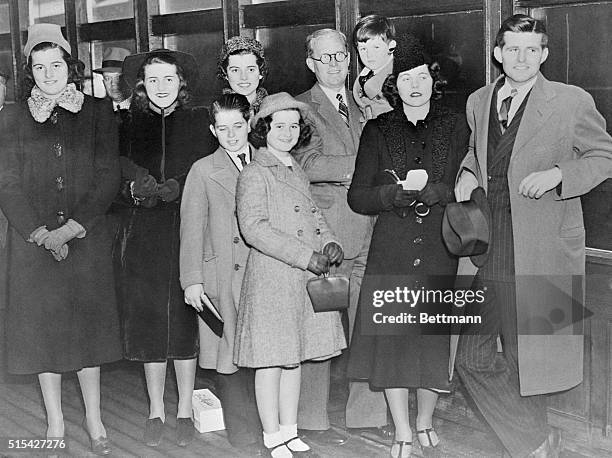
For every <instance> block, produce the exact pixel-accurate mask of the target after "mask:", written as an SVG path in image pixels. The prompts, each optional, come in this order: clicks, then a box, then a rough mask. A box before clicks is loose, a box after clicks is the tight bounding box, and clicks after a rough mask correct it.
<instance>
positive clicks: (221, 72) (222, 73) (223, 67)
mask: <svg viewBox="0 0 612 458" xmlns="http://www.w3.org/2000/svg"><path fill="white" fill-rule="evenodd" d="M247 54H253V55H254V56H255V62H257V66H258V67H259V74H260V75H261V81H260V82H259V86H261V85H262V84H263V82H264V81H265V80H266V76H267V75H268V64H267V63H266V59H265V58H263V57H260V56H258V55H257V54H255V53H254V52H253V51H251V50H248V49H237V50H236V51H233V52H231V53H229V54H228V55H227V57H226V58H225V59H223V60H222V61H220V62H219V63H218V64H217V78H219V79H220V80H224V81H225V82H226V83H227V67H228V66H229V58H230V56H244V55H247Z"/></svg>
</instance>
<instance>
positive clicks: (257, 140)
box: [249, 110, 313, 151]
mask: <svg viewBox="0 0 612 458" xmlns="http://www.w3.org/2000/svg"><path fill="white" fill-rule="evenodd" d="M295 111H297V112H298V113H299V110H295ZM271 122H272V115H269V116H266V117H265V118H261V119H258V120H257V124H255V127H253V129H252V130H251V133H250V134H249V141H250V142H251V144H252V145H253V146H254V147H255V148H262V147H264V146H266V145H267V136H268V132H270V123H271ZM312 133H313V128H312V126H311V125H310V124H308V123H306V122H305V121H304V119H303V118H302V116H301V115H300V136H299V138H298V141H297V143H296V144H295V146H294V147H293V148H292V149H291V151H296V150H298V149H299V148H301V147H303V146H306V145H308V143H310V138H311V137H312Z"/></svg>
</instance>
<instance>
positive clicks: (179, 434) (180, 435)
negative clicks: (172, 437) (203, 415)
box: [176, 418, 195, 447]
mask: <svg viewBox="0 0 612 458" xmlns="http://www.w3.org/2000/svg"><path fill="white" fill-rule="evenodd" d="M194 434H195V428H194V427H193V421H192V420H191V418H177V419H176V445H178V446H179V447H187V446H188V445H189V444H190V443H191V441H192V440H193V435H194Z"/></svg>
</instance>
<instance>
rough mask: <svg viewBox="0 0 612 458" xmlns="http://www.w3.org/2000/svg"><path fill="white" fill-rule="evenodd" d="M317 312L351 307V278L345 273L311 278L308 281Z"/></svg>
mask: <svg viewBox="0 0 612 458" xmlns="http://www.w3.org/2000/svg"><path fill="white" fill-rule="evenodd" d="M306 291H308V295H309V296H310V302H312V308H313V309H314V311H315V313H320V312H333V311H339V310H345V309H347V308H348V307H349V279H348V278H346V277H345V276H344V275H337V276H331V277H330V276H328V274H324V275H323V277H318V278H311V279H310V280H308V283H306Z"/></svg>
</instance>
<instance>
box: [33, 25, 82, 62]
mask: <svg viewBox="0 0 612 458" xmlns="http://www.w3.org/2000/svg"><path fill="white" fill-rule="evenodd" d="M47 41H48V42H50V43H55V44H56V45H58V46H59V47H61V48H62V49H64V51H66V52H67V53H68V54H72V51H71V49H70V44H69V43H68V41H66V39H65V38H64V36H63V35H62V29H61V27H60V26H59V25H57V24H34V25H31V26H30V27H28V41H27V42H26V44H25V47H24V48H23V53H24V54H25V56H26V59H27V58H28V57H30V53H31V52H32V48H34V47H35V46H36V45H38V44H40V43H44V42H47Z"/></svg>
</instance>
